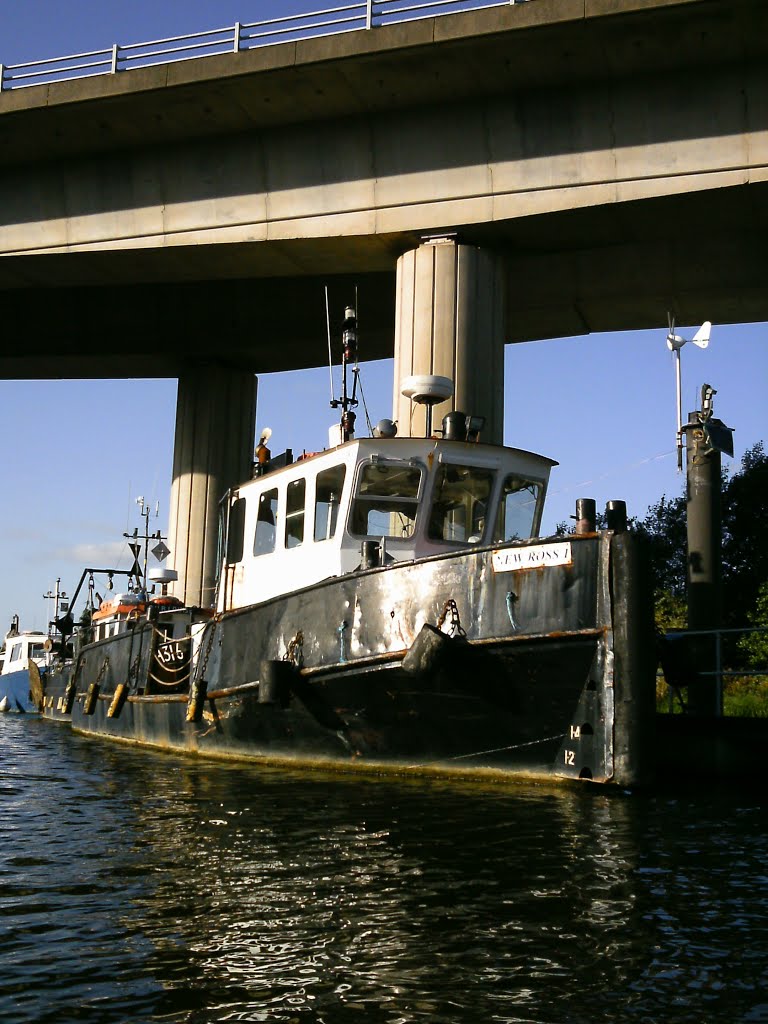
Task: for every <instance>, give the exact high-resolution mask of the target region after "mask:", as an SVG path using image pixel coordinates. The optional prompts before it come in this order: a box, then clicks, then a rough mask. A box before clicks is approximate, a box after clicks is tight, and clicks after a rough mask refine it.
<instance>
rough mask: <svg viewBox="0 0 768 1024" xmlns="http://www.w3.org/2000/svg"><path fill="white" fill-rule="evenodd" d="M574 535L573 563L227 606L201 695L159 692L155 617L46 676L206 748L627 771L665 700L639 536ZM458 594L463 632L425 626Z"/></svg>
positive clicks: (637, 761) (475, 556) (378, 582)
mask: <svg viewBox="0 0 768 1024" xmlns="http://www.w3.org/2000/svg"><path fill="white" fill-rule="evenodd" d="M571 543H572V552H573V558H572V563H571V564H568V565H553V566H546V567H541V568H534V569H525V570H523V571H515V572H506V571H502V572H500V571H495V570H494V568H493V566H492V561H491V560H492V552H491V550H490V549H483V550H472V551H467V552H462V553H460V554H453V555H450V556H444V557H439V558H433V559H427V560H423V561H420V562H417V563H412V564H407V565H396V566H394V567H388V568H382V569H375V570H370V571H368V572H364V573H357V574H353V575H350V576H348V577H342V578H338V579H333V580H329V581H326V582H325V583H323V584H320V585H318V586H316V587H312V588H308V589H307V590H305V591H302V592H300V593H296V594H292V595H289V596H286V597H284V598H280V599H276V600H273V601H270V602H267V603H265V604H262V605H256V606H252V607H250V608H246V609H241V610H238V611H235V612H230V613H225V614H224V615H223V616H221V617H220V619H218V620H217V621H213V622H211V623H210V624H209V625H208V626H207V627H206V630H205V633H204V635H203V637H202V640H201V642H200V644H199V647H198V651H197V659H198V663H199V664H198V667H197V670H196V672H195V671H194V670H193V673H192V676H193V684H192V693H191V695H190V694H188V693H186V692H181V693H169V692H165V693H157V694H147V693H146V690H147V687H146V685H144V686H142V685H141V682H142V680H144V681H145V680H146V678H147V672H148V671H149V666H150V662H151V657H152V653H151V652H152V643H151V626H149V625H148V624H145V625H143V626H141V627H140V628H139V629H138V630H136V631H134V633H132V634H131V635H130V636H121V637H118V638H113V639H111V640H105V641H101V642H100V643H97V644H93V645H90V647H88V648H86V649H85V650H84V652H83V654H82V655H81V659H80V664H79V666H78V668H77V675H76V685H74V686H72V685H71V680H68V677H67V676H66V674H64V675H61V676H59V677H55V676H53V677H51V678H49V679H48V681H47V686H46V699H45V707H44V714H45V715H46V716H48V717H52V718H59V719H66V720H71V724H72V726H73V728H75V729H77V730H78V731H82V732H86V733H90V734H94V735H98V736H103V737H109V738H113V739H116V740H122V741H128V742H135V743H140V744H146V745H151V746H155V747H161V748H168V749H173V750H179V751H183V752H185V753H194V754H199V755H203V756H210V757H231V758H238V759H255V760H270V761H284V760H290V761H291V762H294V763H303V764H319V765H323V766H326V767H331V766H332V767H337V768H346V769H351V770H361V769H364V768H367V769H371V770H377V771H380V770H389V771H392V770H396V771H409V772H450V773H454V774H465V773H470V774H471V773H482V774H486V773H493V774H501V775H504V776H514V775H524V776H537V777H546V778H560V779H587V780H591V781H595V782H608V783H615V784H619V785H624V786H625V785H632V784H635V783H637V782H639V781H643V780H644V778H645V777H646V775H647V770H646V763H647V757H648V750H647V739H646V737H647V729H648V727H649V725H650V722H651V721H652V716H653V693H654V682H653V676H654V670H655V663H654V659H653V655H652V651H653V636H652V627H651V623H650V603H649V602H648V601H646V600H645V595H644V594H643V587H642V581H641V580H640V578H639V577H640V575H641V574H640V573H639V570H638V565H637V558H636V554H635V551H634V547H633V542H632V538H631V537H629V536H628V535H619V536H614V535H612V534H603V535H593V536H588V537H582V538H572V539H571ZM519 548H520V546H518V549H519ZM450 602H454V603H455V608H456V610H457V612H458V616H459V621H458V622H456V623H455V626H456V630H455V632H456V633H457V635H456V636H454V637H453V638H451V639H449V638H448V637H447V636H445V634H444V633H438V632H437V631H436V630H435V629H434V628H430V627H433V626H434V624H435V623H436V622H437V621H438V619H439V618H440V616H441V614H443V613H444V610H445V608H446V604H447V603H450ZM449 618H450V613H449ZM425 622H426V623H427V624H428V625H427V626H426V627H424V623H425ZM422 627H424V628H422ZM444 628H446V627H444ZM464 633H465V635H464ZM409 652H410V653H409ZM287 655H288V656H291V657H292V660H291V661H286V660H285V659H286V656H287ZM126 680H128V681H129V683H130V685H129V688H128V689H129V690H133V692H127V691H126V692H125V699H124V702H123V703H122V704H121V703H120V701H119V700H116V693H117V692H118V688H119V686H120V684H124V683H125V682H126ZM201 680H204V682H203V683H201ZM68 683H69V684H70V685H69V694H70V698H72V697H74V700H72V701H71V709H70V713H68V708H67V703H68V702H67V699H66V694H67V685H68ZM95 683H98V691H99V692H98V694H96V693H95V692H94V689H95V687H94V684H95ZM110 712H111V714H110ZM190 719H192V720H190Z"/></svg>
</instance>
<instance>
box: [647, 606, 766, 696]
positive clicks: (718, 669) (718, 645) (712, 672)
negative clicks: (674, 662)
mask: <svg viewBox="0 0 768 1024" xmlns="http://www.w3.org/2000/svg"><path fill="white" fill-rule="evenodd" d="M733 633H742V634H747V633H768V626H735V627H733V626H729V627H727V628H721V629H675V630H668V631H667V632H666V633H665V634H664V638H665V640H682V639H684V638H687V637H689V636H699V637H706V636H708V637H712V638H713V639H714V641H715V659H714V660H715V667H714V668H713V669H699V670H698V674H699V675H700V676H712V677H714V679H715V684H716V700H717V706H718V712H717V713H718V715H722V713H723V677H725V676H727V677H730V676H735V677H740V676H750V677H752V676H755V677H758V678H760V677H762V676H768V671H765V670H764V669H736V670H731V669H725V668H723V640H722V638H723V636H725V635H726V634H733ZM673 690H674V687H671V686H670V688H669V691H670V710H671V707H672V696H673Z"/></svg>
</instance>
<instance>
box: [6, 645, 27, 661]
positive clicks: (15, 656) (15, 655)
mask: <svg viewBox="0 0 768 1024" xmlns="http://www.w3.org/2000/svg"><path fill="white" fill-rule="evenodd" d="M23 646H24V645H23V644H15V645H14V646H13V647H12V648H11V656H10V658H9V659H8V660H9V661H19V659H20V658H21V649H22V647H23Z"/></svg>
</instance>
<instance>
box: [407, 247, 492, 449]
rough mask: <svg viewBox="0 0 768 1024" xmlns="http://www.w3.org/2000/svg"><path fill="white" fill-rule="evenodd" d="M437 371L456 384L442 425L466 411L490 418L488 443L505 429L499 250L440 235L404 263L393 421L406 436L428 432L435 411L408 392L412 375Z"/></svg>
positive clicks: (485, 433) (438, 415)
mask: <svg viewBox="0 0 768 1024" xmlns="http://www.w3.org/2000/svg"><path fill="white" fill-rule="evenodd" d="M412 374H437V375H438V376H441V377H450V378H451V380H452V381H453V384H454V393H453V397H452V398H451V399H448V400H446V401H445V402H443V403H441V404H440V405H438V406H436V408H435V411H434V422H435V423H436V424H438V425H439V423H440V421H441V419H442V417H443V416H445V414H446V413H448V412H451V411H454V410H458V411H460V412H464V413H466V414H467V415H474V416H484V417H485V427H484V428H483V430H482V433H481V440H483V441H488V442H491V443H495V444H501V443H502V441H503V434H504V278H503V273H502V268H501V266H500V265H499V263H498V261H497V259H496V258H495V257H494V256H493V254H492V253H489V252H488V251H486V250H484V249H479V248H477V247H476V246H473V245H463V244H460V243H457V242H456V241H455V240H453V239H452V238H439V239H432V240H430V241H428V242H426V243H424V244H423V245H420V246H419V247H418V249H413V250H411V251H410V252H406V253H405V254H404V255H403V256H401V257H400V259H399V260H398V263H397V291H396V305H395V379H394V396H393V419H395V420H397V422H398V431H399V433H400V436H401V437H403V436H408V435H412V436H414V437H417V436H422V437H423V436H424V432H425V430H426V416H427V410H426V409H425V407H424V406H412V404H411V402H410V400H409V399H407V398H405V397H404V396H403V395H402V394H401V392H400V384H401V381H402V379H403V378H404V377H408V376H410V375H412Z"/></svg>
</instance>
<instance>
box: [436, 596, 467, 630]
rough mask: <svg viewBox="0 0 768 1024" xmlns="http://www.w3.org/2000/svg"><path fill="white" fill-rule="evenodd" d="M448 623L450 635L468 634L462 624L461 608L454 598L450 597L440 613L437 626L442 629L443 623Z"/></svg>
mask: <svg viewBox="0 0 768 1024" xmlns="http://www.w3.org/2000/svg"><path fill="white" fill-rule="evenodd" d="M446 622H447V623H448V628H449V630H450V632H449V633H448V634H447V635H448V636H450V637H456V636H466V635H467V631H466V630H465V629H464V627H463V626H462V625H461V616H460V615H459V609H458V607H457V605H456V602H455V601H454V600H453V598H452V597H451V598H449V599H448V600H447V601H446V602H445V607H444V608H443V610H442V612H441V613H440V618H439V619H438V620H437V628H438V629H440V630H442V628H443V625H444V624H445V623H446Z"/></svg>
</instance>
